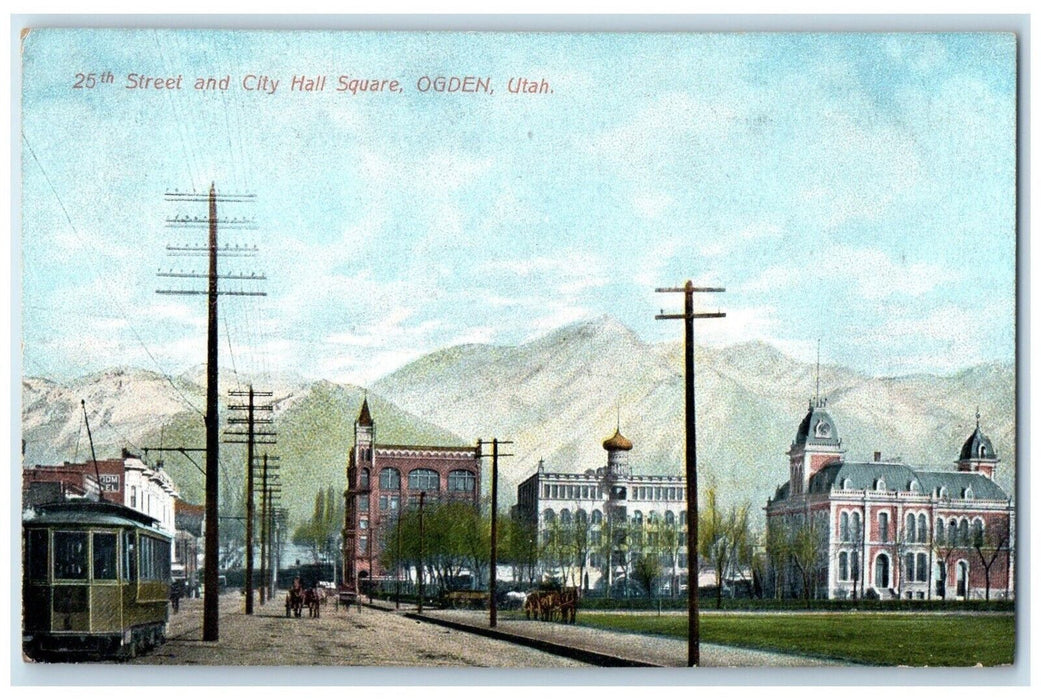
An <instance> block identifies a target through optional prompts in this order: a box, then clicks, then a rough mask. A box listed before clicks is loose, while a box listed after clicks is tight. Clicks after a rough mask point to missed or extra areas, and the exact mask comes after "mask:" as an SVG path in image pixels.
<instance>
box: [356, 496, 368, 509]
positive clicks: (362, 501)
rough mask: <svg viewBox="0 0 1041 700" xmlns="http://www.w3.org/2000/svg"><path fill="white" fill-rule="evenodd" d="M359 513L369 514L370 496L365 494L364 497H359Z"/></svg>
mask: <svg viewBox="0 0 1041 700" xmlns="http://www.w3.org/2000/svg"><path fill="white" fill-rule="evenodd" d="M358 512H359V513H368V512H369V495H368V494H364V495H362V496H358Z"/></svg>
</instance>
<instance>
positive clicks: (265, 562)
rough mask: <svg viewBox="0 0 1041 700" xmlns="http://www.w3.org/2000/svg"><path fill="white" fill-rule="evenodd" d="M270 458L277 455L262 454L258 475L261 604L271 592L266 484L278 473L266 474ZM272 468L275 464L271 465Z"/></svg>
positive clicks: (268, 493)
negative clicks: (269, 589)
mask: <svg viewBox="0 0 1041 700" xmlns="http://www.w3.org/2000/svg"><path fill="white" fill-rule="evenodd" d="M269 457H270V458H271V460H277V459H278V457H275V456H273V455H268V454H267V453H266V452H265V453H264V455H263V456H262V458H261V459H262V463H263V467H262V469H261V476H260V604H261V605H263V604H264V601H265V599H268V600H269V599H270V598H271V594H270V592H269V591H268V579H269V578H270V571H271V523H270V520H271V495H272V493H271V491H272V487H271V486H269V485H268V482H269V480H270V481H274V480H275V479H276V478H277V476H278V475H276V474H268V458H269ZM271 467H272V468H274V467H275V465H271Z"/></svg>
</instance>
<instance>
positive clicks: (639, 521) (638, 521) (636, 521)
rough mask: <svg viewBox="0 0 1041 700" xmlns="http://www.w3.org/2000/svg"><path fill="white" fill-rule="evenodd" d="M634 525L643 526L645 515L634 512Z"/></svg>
mask: <svg viewBox="0 0 1041 700" xmlns="http://www.w3.org/2000/svg"><path fill="white" fill-rule="evenodd" d="M633 525H643V513H641V512H640V511H638V510H634V511H633Z"/></svg>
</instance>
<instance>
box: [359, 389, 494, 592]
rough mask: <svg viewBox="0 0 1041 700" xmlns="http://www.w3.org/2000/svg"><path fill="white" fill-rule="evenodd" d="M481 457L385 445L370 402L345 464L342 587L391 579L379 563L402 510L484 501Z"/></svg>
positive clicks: (464, 449) (460, 450)
mask: <svg viewBox="0 0 1041 700" xmlns="http://www.w3.org/2000/svg"><path fill="white" fill-rule="evenodd" d="M480 484H481V458H480V454H479V453H478V451H477V448H476V447H474V446H458V447H430V446H422V445H382V444H379V443H377V442H376V425H375V422H374V421H373V419H372V415H371V413H370V412H369V402H368V399H365V400H364V401H362V405H361V411H360V412H359V413H358V419H357V420H356V421H355V422H354V446H353V447H352V448H351V451H350V454H349V456H348V462H347V491H346V501H345V504H344V532H343V535H344V538H343V556H344V568H343V570H344V584H345V585H346V586H347V587H348V588H355V589H356V588H357V587H358V586H359V584H363V583H364V582H365V581H367V580H370V579H372V578H382V577H385V576H386V575H387V573H386V572H385V571H384V570H383V567H382V565H381V564H380V555H381V553H382V550H381V539H382V535H383V533H384V532H386V531H388V528H391V527H393V526H394V524H395V523H396V522H397V518H398V515H399V514H400V512H401V510H402V508H406V507H410V506H416V505H418V504H419V496H420V494H421V493H426V502H427V503H433V502H436V501H442V500H448V499H457V500H462V501H466V502H469V503H473V504H475V505H476V504H477V503H478V502H479V499H480Z"/></svg>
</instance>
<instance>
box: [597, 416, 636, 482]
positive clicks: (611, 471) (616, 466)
mask: <svg viewBox="0 0 1041 700" xmlns="http://www.w3.org/2000/svg"><path fill="white" fill-rule="evenodd" d="M603 445H604V449H605V450H607V476H608V478H609V479H618V478H623V479H624V478H628V477H629V455H628V454H626V453H627V452H629V450H631V449H633V443H632V442H630V441H629V440H628V439H627V438H626V437H625V436H623V435H622V431H621V429H620V428H615V431H614V435H612V436H611V437H609V438H607V439H606V440H604V443H603Z"/></svg>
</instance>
